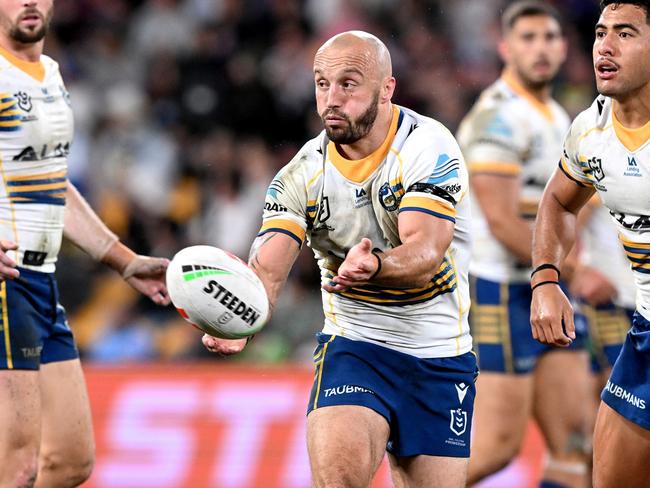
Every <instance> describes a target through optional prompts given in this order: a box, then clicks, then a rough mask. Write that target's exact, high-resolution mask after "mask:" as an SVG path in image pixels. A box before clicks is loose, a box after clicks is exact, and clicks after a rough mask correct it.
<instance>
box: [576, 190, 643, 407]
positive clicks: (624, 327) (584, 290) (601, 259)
mask: <svg viewBox="0 0 650 488" xmlns="http://www.w3.org/2000/svg"><path fill="white" fill-rule="evenodd" d="M578 227H579V228H580V229H581V231H580V235H579V245H578V247H579V258H578V262H579V263H578V266H577V268H576V269H575V271H574V272H573V273H572V275H573V279H572V280H571V286H570V290H571V293H572V295H573V297H574V298H575V299H577V301H578V305H579V306H578V308H577V309H576V313H577V317H576V320H585V322H586V325H585V327H587V328H588V329H589V344H590V347H589V351H590V354H591V362H592V371H593V372H594V373H597V376H599V377H600V378H601V381H598V382H597V383H598V384H599V386H598V387H597V391H598V397H600V391H601V390H602V387H603V386H604V385H605V382H606V380H607V378H609V374H610V372H611V367H612V366H613V365H614V362H615V361H616V358H617V357H618V354H619V352H620V351H621V347H623V342H624V341H625V336H626V335H627V332H628V331H629V329H630V325H631V322H632V316H633V315H634V308H635V295H636V290H635V285H634V276H633V274H632V270H631V269H630V266H629V264H628V263H629V261H628V259H627V256H626V255H625V253H624V252H623V249H622V248H621V244H620V242H619V239H618V231H617V229H616V226H615V225H614V222H613V221H612V218H611V216H610V215H609V211H608V210H607V209H606V208H605V207H604V206H603V205H601V204H600V199H598V198H594V199H592V201H591V202H590V203H589V204H588V205H586V206H585V208H583V210H582V211H581V212H580V216H579V219H578ZM601 383H602V384H601ZM599 401H600V400H599Z"/></svg>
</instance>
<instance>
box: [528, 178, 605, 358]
mask: <svg viewBox="0 0 650 488" xmlns="http://www.w3.org/2000/svg"><path fill="white" fill-rule="evenodd" d="M594 192H595V190H594V188H593V187H592V186H584V185H580V184H578V183H576V182H575V181H573V180H571V179H570V178H569V177H567V176H566V175H565V174H564V173H563V172H562V171H561V170H559V169H558V170H556V171H555V173H554V174H553V177H552V178H551V179H550V181H549V182H548V184H547V185H546V189H545V190H544V195H543V196H542V201H541V203H540V206H539V212H538V213H537V222H536V225H535V232H534V236H533V268H537V267H538V266H541V265H542V264H551V265H553V266H555V267H556V268H557V269H559V268H560V267H561V264H562V262H563V261H564V259H565V258H566V256H567V254H568V253H569V251H570V250H571V248H572V247H573V243H574V241H575V234H576V216H577V214H578V211H579V210H580V209H581V208H582V207H583V206H584V205H585V203H587V201H588V200H589V199H590V198H591V196H592V195H593V194H594ZM558 278H559V277H558V275H557V272H556V271H555V270H553V269H542V270H541V271H537V272H536V273H535V274H534V275H533V278H532V280H531V286H532V287H533V299H532V303H531V312H530V321H531V327H532V333H533V337H534V338H535V339H537V340H539V341H540V342H543V343H546V344H555V345H557V346H564V347H566V346H568V345H570V344H571V342H572V341H573V339H575V326H574V323H573V309H572V307H571V304H570V303H569V300H568V298H567V297H566V295H565V294H564V293H563V292H562V290H561V289H560V287H559V285H557V284H555V283H554V282H557V281H558ZM543 282H550V283H546V284H541V283H543Z"/></svg>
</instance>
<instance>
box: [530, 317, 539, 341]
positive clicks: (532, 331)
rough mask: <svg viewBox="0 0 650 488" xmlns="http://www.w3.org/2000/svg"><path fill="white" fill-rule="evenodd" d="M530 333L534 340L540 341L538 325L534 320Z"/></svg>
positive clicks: (531, 321)
mask: <svg viewBox="0 0 650 488" xmlns="http://www.w3.org/2000/svg"><path fill="white" fill-rule="evenodd" d="M530 332H531V333H532V334H533V339H535V340H536V341H538V340H539V332H538V330H537V325H536V324H535V320H534V319H531V320H530Z"/></svg>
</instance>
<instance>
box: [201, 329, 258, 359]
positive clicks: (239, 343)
mask: <svg viewBox="0 0 650 488" xmlns="http://www.w3.org/2000/svg"><path fill="white" fill-rule="evenodd" d="M201 340H202V342H203V345H204V346H205V348H206V349H207V350H208V351H210V352H214V353H217V354H221V355H224V356H230V355H231V354H237V353H238V352H241V351H242V350H243V349H244V347H246V344H248V339H220V338H219V337H213V336H211V335H208V334H203V339H201Z"/></svg>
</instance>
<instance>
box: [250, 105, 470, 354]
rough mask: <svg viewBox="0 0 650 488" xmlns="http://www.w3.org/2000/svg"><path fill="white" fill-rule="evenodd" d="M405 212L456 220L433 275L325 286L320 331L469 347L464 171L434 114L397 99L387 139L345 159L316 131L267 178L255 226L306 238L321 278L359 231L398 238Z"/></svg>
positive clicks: (378, 241) (406, 345) (433, 350)
mask: <svg viewBox="0 0 650 488" xmlns="http://www.w3.org/2000/svg"><path fill="white" fill-rule="evenodd" d="M402 212H423V213H425V214H428V215H431V216H434V217H436V218H441V219H446V220H449V221H451V222H454V224H455V233H454V239H453V242H452V244H451V246H450V247H449V249H448V251H447V253H446V254H445V257H444V260H443V262H442V264H441V265H440V268H439V269H438V270H437V273H436V275H435V276H434V278H433V279H432V280H431V282H430V283H429V284H428V285H427V286H425V287H423V288H413V289H397V288H386V287H381V286H376V285H366V286H362V287H358V288H352V289H350V290H348V291H346V292H344V293H328V292H326V291H324V290H323V291H322V295H323V307H324V312H325V327H324V332H325V333H326V334H336V335H343V336H346V337H348V338H350V339H355V340H365V341H368V342H373V343H376V344H380V345H383V346H385V347H389V348H392V349H395V350H398V351H400V352H404V353H407V354H412V355H414V356H418V357H430V358H432V357H449V356H458V355H461V354H464V353H466V352H467V351H469V350H470V349H471V338H470V335H469V327H468V324H467V311H468V309H469V293H468V283H467V267H468V262H469V246H470V242H469V233H468V230H467V228H468V223H469V222H468V220H469V198H468V196H467V172H466V169H465V163H464V160H463V157H462V155H461V152H460V149H459V147H458V145H457V144H456V141H455V140H454V137H453V136H452V135H451V134H450V133H449V131H448V130H447V129H446V128H445V127H444V126H442V125H441V124H440V123H438V122H436V121H434V120H433V119H430V118H427V117H423V116H421V115H418V114H416V113H415V112H413V111H411V110H408V109H406V108H403V107H398V106H393V118H392V123H391V126H390V129H389V132H388V136H387V138H386V140H385V141H384V142H383V144H382V145H381V146H380V147H379V148H378V149H377V150H376V151H375V152H374V153H373V154H371V155H369V156H368V157H366V158H364V159H362V160H358V161H350V160H347V159H344V158H343V157H342V156H341V155H340V154H339V152H338V151H337V148H336V145H335V144H333V143H332V142H329V141H328V140H327V138H326V136H325V134H324V133H321V134H320V135H319V136H318V137H316V138H315V139H312V140H311V141H309V142H308V143H307V144H306V145H305V146H304V147H303V148H302V149H301V150H300V151H299V152H298V154H297V155H296V156H295V157H294V159H293V160H292V161H291V162H290V163H289V164H288V165H287V166H285V167H284V168H283V169H282V170H281V171H280V172H279V174H278V175H277V176H276V177H275V179H274V180H273V181H272V183H271V184H270V186H269V189H268V192H267V197H266V203H265V210H264V220H263V224H262V228H261V230H260V234H264V233H267V232H282V233H285V234H287V235H289V236H290V237H292V238H293V239H295V240H296V242H297V243H298V244H300V245H302V244H303V242H305V241H307V242H308V244H309V246H310V247H311V248H312V249H313V251H314V254H315V256H316V259H317V261H318V265H319V267H320V270H321V276H322V280H323V282H327V281H329V280H331V278H332V277H333V276H335V275H336V272H337V270H338V267H339V266H340V264H341V263H342V262H343V260H344V258H345V255H346V253H347V251H348V250H349V249H350V248H351V247H353V246H354V245H356V244H357V243H358V242H359V241H360V240H361V239H362V238H363V237H367V238H370V239H371V240H372V242H373V245H374V246H375V247H376V248H379V249H381V250H386V249H390V248H393V247H396V246H399V245H400V244H401V242H400V239H399V232H398V217H399V214H400V213H402Z"/></svg>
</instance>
